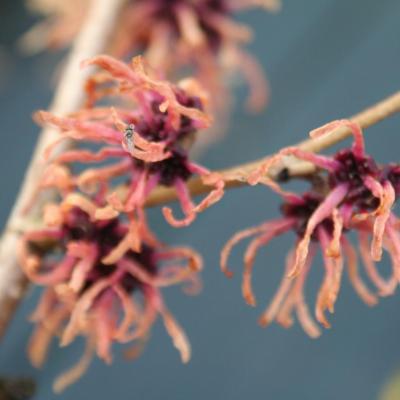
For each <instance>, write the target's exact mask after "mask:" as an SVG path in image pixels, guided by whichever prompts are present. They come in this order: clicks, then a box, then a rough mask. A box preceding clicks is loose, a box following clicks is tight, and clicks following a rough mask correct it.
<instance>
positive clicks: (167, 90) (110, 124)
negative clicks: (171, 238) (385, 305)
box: [19, 56, 224, 391]
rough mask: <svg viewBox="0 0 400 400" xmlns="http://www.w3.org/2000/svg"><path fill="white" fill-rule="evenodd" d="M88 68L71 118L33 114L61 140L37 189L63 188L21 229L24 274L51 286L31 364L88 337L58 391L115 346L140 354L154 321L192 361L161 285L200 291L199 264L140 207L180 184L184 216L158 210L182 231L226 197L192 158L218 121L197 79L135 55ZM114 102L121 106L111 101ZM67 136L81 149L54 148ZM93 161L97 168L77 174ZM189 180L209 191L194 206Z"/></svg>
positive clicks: (38, 318) (37, 318) (39, 313)
mask: <svg viewBox="0 0 400 400" xmlns="http://www.w3.org/2000/svg"><path fill="white" fill-rule="evenodd" d="M85 64H86V65H95V66H97V67H99V68H101V71H100V72H98V73H95V75H94V76H92V77H91V78H89V80H88V82H87V86H86V89H87V99H88V101H87V107H86V108H83V109H81V110H80V111H77V112H75V113H74V114H71V115H68V116H57V115H54V114H52V113H49V112H45V111H39V112H38V113H36V116H35V118H36V119H37V120H38V121H39V122H40V123H43V124H50V125H51V126H53V127H54V128H56V129H57V130H58V131H59V133H60V137H59V139H58V140H56V141H55V142H54V143H52V144H51V145H50V146H49V147H48V148H47V149H46V150H45V154H44V156H45V158H46V159H47V160H48V161H49V165H48V167H47V169H46V171H45V173H44V175H43V178H42V180H41V182H40V187H39V189H41V190H42V189H47V188H52V189H56V190H57V192H58V193H59V194H60V197H61V200H60V201H59V202H58V203H51V204H46V205H45V207H44V209H43V222H44V224H45V225H46V227H45V228H43V229H40V230H34V231H31V232H27V233H25V234H24V236H23V239H22V243H21V248H20V252H19V255H20V263H21V266H22V268H23V271H24V273H25V275H26V276H27V277H28V279H29V280H30V281H31V282H33V283H34V284H38V285H43V286H45V287H46V290H45V292H44V294H43V296H42V299H41V301H40V303H39V305H38V307H37V310H36V311H35V312H34V314H33V317H32V319H33V321H34V322H35V323H36V331H35V333H34V334H33V336H32V339H31V342H30V345H29V355H30V358H31V360H32V363H33V364H34V365H36V366H40V365H41V364H42V363H43V362H44V359H45V356H46V353H47V350H48V346H49V343H50V340H51V338H52V337H53V336H55V335H59V334H60V335H61V345H63V346H66V345H68V344H69V343H71V342H72V341H73V340H74V338H75V337H76V336H78V335H81V336H84V337H86V339H87V350H86V351H85V353H84V356H83V358H82V360H81V361H80V362H79V363H78V364H77V365H76V366H75V367H74V368H73V369H71V370H70V371H68V372H67V373H65V374H64V375H62V376H61V377H60V378H59V379H58V380H57V382H56V383H55V390H56V391H61V390H62V389H64V388H65V387H66V386H67V385H69V384H70V383H72V382H73V381H75V380H76V379H77V378H79V376H80V375H82V373H83V372H84V371H85V369H86V368H87V367H88V365H89V360H90V359H91V357H92V355H93V353H96V354H97V355H98V356H99V357H100V358H102V359H103V360H104V361H106V362H111V345H112V343H113V342H120V343H128V342H135V344H134V348H133V349H132V350H130V351H128V353H129V354H131V355H134V354H135V352H137V350H138V349H140V347H141V343H143V342H144V341H145V339H146V337H147V335H148V332H149V330H150V328H151V326H152V324H153V322H154V321H155V319H156V317H157V315H161V317H162V318H163V321H164V324H165V327H166V329H167V331H168V333H169V334H170V336H171V337H172V339H173V342H174V345H175V346H176V347H177V348H178V350H179V351H180V353H181V357H182V361H183V362H187V361H188V360H189V358H190V346H189V343H188V341H187V339H186V336H185V334H184V333H183V331H182V329H181V328H180V326H179V325H178V323H177V322H176V321H175V319H174V318H173V316H172V315H171V313H170V312H169V311H168V309H167V308H166V306H165V304H164V302H163V299H162V295H161V292H160V289H161V287H164V286H169V285H173V284H180V283H184V284H185V283H186V284H188V285H186V286H185V290H186V291H189V292H191V293H195V292H197V291H198V289H199V278H198V273H199V271H200V270H201V266H202V261H201V258H200V256H199V255H198V254H197V253H195V252H194V251H193V250H191V249H189V248H186V247H172V248H169V247H166V246H165V245H163V244H162V243H161V242H160V241H159V240H158V239H157V238H156V236H155V235H154V233H153V232H152V231H151V229H150V227H149V226H148V223H147V219H146V214H145V205H146V201H147V199H148V198H149V195H150V194H151V193H152V191H153V189H155V188H156V187H157V186H165V187H171V188H174V189H175V190H176V193H177V197H178V199H179V201H180V204H181V208H182V211H183V213H184V216H183V218H181V219H178V218H176V217H175V216H174V215H173V213H172V210H171V209H170V208H169V207H164V208H163V213H164V215H165V218H166V219H167V221H168V222H170V223H171V225H173V226H175V227H181V226H187V225H188V224H190V223H191V222H192V221H193V220H194V218H195V217H196V214H197V213H199V212H201V211H203V210H204V209H206V208H207V207H209V206H210V205H211V204H213V203H215V202H216V201H218V200H219V199H220V198H221V197H222V195H223V190H224V181H223V179H222V178H221V177H220V176H219V175H218V174H213V173H211V172H210V171H209V170H208V169H206V168H205V167H203V166H200V165H198V164H196V163H194V162H193V161H192V160H191V159H190V156H189V150H190V147H191V144H192V143H193V142H194V141H195V140H196V138H197V136H198V134H199V132H200V130H202V129H205V128H207V127H209V125H210V124H211V118H210V117H209V116H208V114H207V113H206V108H207V96H206V95H205V92H204V91H203V90H202V89H201V88H200V86H199V85H198V84H197V82H196V81H195V80H192V79H186V80H183V81H181V82H180V83H179V84H178V85H173V84H171V83H169V82H167V81H165V80H161V79H160V78H159V77H158V76H157V75H156V74H155V73H153V72H152V71H151V70H150V69H148V70H146V69H145V66H144V63H143V61H142V59H141V58H140V57H136V58H134V59H133V60H132V63H131V64H130V65H127V64H125V63H123V62H120V61H117V60H116V59H114V58H111V57H109V56H98V57H95V58H94V59H91V60H88V61H86V62H85ZM110 101H112V102H113V104H115V105H116V106H115V107H111V106H105V105H104V103H106V102H110ZM100 102H102V105H101V106H100V105H99V103H100ZM121 103H122V104H123V105H124V106H123V107H122V106H121V105H120V104H121ZM66 139H68V140H71V141H72V142H74V143H75V144H78V145H80V146H79V147H78V148H75V147H74V148H73V149H72V150H70V149H67V150H64V151H62V152H57V153H56V152H55V150H56V149H57V147H58V145H59V144H60V143H61V142H63V141H64V140H66ZM85 146H86V148H85ZM96 146H97V148H94V147H96ZM88 163H89V164H95V165H94V166H92V167H90V168H82V166H83V165H85V164H88ZM79 164H80V165H79ZM77 167H79V168H77ZM192 175H198V176H200V177H201V178H202V179H203V181H204V183H205V184H208V185H211V187H212V189H211V191H210V193H209V194H208V195H207V196H206V197H205V198H204V199H203V200H202V201H200V203H199V204H197V205H196V204H194V203H193V201H192V199H191V197H190V193H189V190H188V188H187V180H188V179H189V178H190V177H191V176H192ZM118 178H122V182H121V179H119V182H118Z"/></svg>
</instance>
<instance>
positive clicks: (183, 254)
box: [19, 193, 202, 392]
mask: <svg viewBox="0 0 400 400" xmlns="http://www.w3.org/2000/svg"><path fill="white" fill-rule="evenodd" d="M102 201H103V199H102V198H101V196H97V198H96V200H95V201H93V202H92V201H90V200H89V199H87V198H85V197H83V196H82V195H79V194H76V193H73V194H69V195H67V196H66V197H65V198H64V200H63V201H62V202H61V203H60V204H48V205H47V206H46V208H45V212H44V221H45V223H46V227H45V228H43V229H40V230H35V231H31V232H28V233H26V234H25V235H24V236H23V239H22V242H21V248H20V252H19V255H20V263H21V266H22V268H23V270H24V272H25V274H26V276H27V277H28V278H29V280H30V281H31V282H33V283H35V284H37V285H42V286H44V287H45V288H46V289H45V291H44V293H43V295H42V297H41V300H40V302H39V305H38V306H37V308H36V310H35V312H34V313H33V315H32V321H33V322H34V323H35V324H36V330H35V332H34V334H33V335H32V338H31V340H30V343H29V349H28V352H29V357H30V359H31V361H32V363H33V364H34V365H35V366H41V365H42V364H43V362H44V361H45V358H46V354H47V351H48V348H49V344H50V341H51V339H52V337H53V336H56V335H60V343H61V345H62V346H66V345H68V344H69V343H71V342H72V341H73V340H74V339H75V338H76V337H77V336H78V335H81V336H84V337H85V338H86V342H87V346H86V351H85V353H84V356H83V358H82V359H81V360H80V361H79V363H78V364H77V365H76V366H75V367H74V368H72V369H71V370H69V371H67V372H66V373H64V374H63V375H61V376H60V377H59V378H58V379H57V381H56V382H55V386H54V388H55V390H56V391H57V392H59V391H61V390H63V389H64V388H65V387H66V386H68V385H70V384H71V383H73V382H74V381H75V380H76V379H78V378H79V377H80V376H81V375H82V374H83V373H84V372H85V370H86V368H87V367H88V366H89V363H90V359H91V358H92V356H93V354H94V353H96V354H97V356H98V357H100V358H101V359H103V360H104V361H105V362H107V363H110V362H111V359H112V356H111V346H112V343H113V342H119V343H133V346H132V347H131V348H130V349H128V351H127V356H130V357H134V356H135V355H137V354H138V351H140V349H141V347H142V346H143V344H144V343H145V341H146V338H147V336H148V334H149V331H150V329H151V326H152V325H153V323H154V321H155V320H156V318H157V316H158V315H160V316H161V317H162V319H163V321H164V325H165V327H166V330H167V332H168V333H169V335H170V336H171V338H172V340H173V343H174V345H175V347H176V348H177V349H178V350H179V352H180V354H181V358H182V361H183V362H187V361H188V360H189V358H190V345H189V342H188V340H187V338H186V335H185V333H184V332H183V330H182V328H181V327H180V326H179V324H178V323H177V322H176V320H175V319H174V317H173V316H172V314H171V313H170V312H169V310H168V309H167V307H166V305H165V304H164V301H163V297H162V294H161V288H162V287H165V286H170V285H174V284H180V283H183V284H186V286H185V288H184V289H185V291H186V292H188V293H193V294H195V293H196V292H197V291H198V289H199V284H200V281H199V277H198V272H199V271H200V270H201V267H202V261H201V258H200V256H199V255H198V254H197V253H196V252H194V251H193V250H191V249H190V248H186V247H173V248H169V247H166V246H165V245H163V244H161V243H159V242H157V241H156V240H154V239H151V238H149V239H147V240H146V241H144V239H143V238H142V243H138V242H137V240H136V239H135V236H134V235H132V230H131V228H130V226H129V225H128V224H126V223H125V222H124V221H123V220H122V219H121V218H108V219H101V220H98V219H96V217H95V215H96V209H97V207H98V206H99V205H101V203H102Z"/></svg>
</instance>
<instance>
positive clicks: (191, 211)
mask: <svg viewBox="0 0 400 400" xmlns="http://www.w3.org/2000/svg"><path fill="white" fill-rule="evenodd" d="M85 64H86V65H89V64H90V65H97V66H99V67H101V68H102V69H103V70H104V71H105V75H103V78H104V79H102V81H101V84H100V85H98V84H99V81H96V83H94V82H93V81H91V82H89V85H88V93H89V95H88V97H89V100H90V101H91V102H93V101H98V100H100V99H102V98H103V97H105V96H108V95H110V94H111V95H114V96H119V97H120V98H123V99H129V101H131V102H134V103H135V104H134V106H132V109H121V108H118V107H115V108H113V107H110V108H107V107H106V108H105V107H93V108H89V109H85V110H82V111H80V112H78V113H75V114H72V115H70V116H67V117H60V116H56V115H53V114H51V113H48V112H44V111H40V112H38V113H37V114H36V118H37V120H39V121H40V122H41V123H48V124H51V125H53V126H56V127H57V128H59V130H60V133H61V138H60V141H62V140H65V139H66V138H68V139H73V140H75V141H77V142H79V143H90V142H92V143H96V144H100V145H104V147H101V148H100V149H99V151H97V152H93V151H89V150H84V149H79V150H71V151H66V152H64V153H62V154H61V155H59V156H58V157H56V158H55V159H54V160H53V165H54V166H56V168H59V165H65V164H68V165H69V164H71V163H76V162H79V163H99V162H105V161H110V160H114V159H116V160H117V161H116V162H114V163H113V164H108V165H106V166H104V165H102V166H100V167H97V168H89V169H86V170H84V172H82V173H81V174H80V175H79V176H77V177H75V178H74V183H75V184H76V185H77V186H78V187H80V188H81V189H82V190H84V191H95V190H96V188H97V187H98V186H99V184H101V183H102V184H104V183H106V184H108V183H110V182H111V181H112V180H113V179H114V178H117V177H127V178H128V180H129V183H128V189H127V191H126V195H125V196H124V199H121V198H120V196H119V195H118V194H117V192H113V193H112V194H111V195H110V196H109V197H108V202H109V206H108V207H112V209H113V210H114V211H117V212H126V213H130V214H132V213H139V214H140V213H142V211H143V207H144V205H145V202H146V199H147V197H148V196H149V194H150V193H151V192H152V190H153V189H154V188H155V187H156V186H157V185H162V186H166V187H173V188H175V189H176V192H177V195H178V199H179V201H180V204H181V208H182V211H183V213H184V218H182V219H177V218H175V217H174V215H173V213H172V211H171V209H170V208H169V207H164V208H163V213H164V215H165V218H166V219H167V221H168V222H169V223H171V224H172V225H173V226H177V227H180V226H187V225H189V224H190V223H191V222H192V221H193V220H194V219H195V217H196V214H197V213H199V212H201V211H203V210H205V209H206V208H207V207H209V206H210V205H212V204H213V203H215V202H216V201H218V200H219V199H220V198H221V197H222V195H223V189H224V181H223V180H222V178H220V177H219V176H218V175H216V174H212V173H211V172H210V171H209V170H208V169H206V168H205V167H203V166H200V165H198V164H196V163H194V162H193V161H191V159H190V156H189V150H190V146H191V143H192V142H193V140H195V139H196V137H197V135H198V134H199V130H201V129H204V128H207V127H208V126H209V125H210V123H211V119H210V117H209V116H208V115H207V114H206V113H205V112H204V111H203V110H204V108H205V106H206V97H205V94H204V92H203V91H202V90H201V89H200V87H199V85H198V84H197V83H196V82H195V81H194V80H184V81H182V82H181V83H180V84H179V85H178V86H174V85H172V84H170V83H169V82H167V81H163V80H159V79H156V78H153V77H152V76H150V75H148V74H147V73H146V71H145V69H144V65H143V62H142V59H141V58H140V57H137V58H134V59H133V61H132V64H131V65H126V64H124V63H122V62H120V61H117V60H115V59H113V58H111V57H108V56H99V57H96V58H94V59H92V60H89V61H87V62H86V63H85ZM104 83H106V84H107V85H106V88H104V86H103V84H104ZM94 99H95V100H94ZM116 102H117V100H116ZM58 143H59V141H58V142H56V143H55V144H54V145H52V146H51V148H50V149H48V152H47V153H48V155H49V154H51V151H52V149H53V147H54V146H57V144H58ZM192 175H199V176H201V177H202V179H203V181H204V183H206V184H209V185H213V186H214V187H215V189H214V190H212V191H211V192H210V193H209V195H207V196H206V197H205V198H204V199H203V200H202V201H201V202H200V203H199V204H197V205H195V204H194V203H193V201H192V200H191V197H190V193H189V191H188V189H187V186H186V182H187V180H188V179H189V178H190V177H191V176H192Z"/></svg>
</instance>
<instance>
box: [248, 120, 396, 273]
mask: <svg viewBox="0 0 400 400" xmlns="http://www.w3.org/2000/svg"><path fill="white" fill-rule="evenodd" d="M340 126H346V127H348V128H349V129H351V131H352V134H353V137H354V142H353V145H352V147H351V148H349V149H344V150H341V151H339V152H338V153H336V154H335V155H334V156H333V157H328V156H323V155H316V154H313V153H310V152H306V151H303V150H301V149H300V148H298V147H289V148H285V149H283V150H281V151H280V152H279V154H278V155H276V156H274V157H272V158H270V159H268V160H266V162H265V163H263V165H262V166H261V167H260V168H258V169H257V170H256V171H255V172H254V173H253V174H252V175H251V176H250V177H249V183H251V184H256V183H257V182H260V181H263V182H264V183H266V184H270V185H272V187H273V188H275V189H276V188H277V185H276V184H275V183H273V182H272V181H271V180H270V179H269V178H267V177H266V172H267V171H268V170H269V169H270V167H271V166H272V165H273V164H275V163H276V162H277V161H279V160H280V159H282V157H284V156H286V155H294V156H295V157H296V158H299V159H301V160H305V161H309V162H311V163H313V164H314V165H315V166H316V167H317V168H319V169H321V170H323V171H326V172H327V181H328V185H329V194H328V195H327V196H326V199H325V201H324V202H323V204H322V205H321V207H319V209H318V213H317V214H316V215H315V216H314V218H312V219H311V220H310V222H309V223H308V224H307V229H306V232H305V237H304V240H303V241H302V242H301V243H300V244H299V246H298V249H297V251H296V262H295V267H294V268H293V271H292V272H291V274H292V275H294V274H296V273H297V272H298V271H299V269H301V267H302V266H303V265H304V261H305V258H306V256H307V248H308V244H309V242H310V239H311V236H312V234H313V231H314V229H315V227H316V226H317V225H318V223H319V222H320V221H321V220H323V219H324V218H325V217H326V216H329V215H331V214H332V212H334V211H335V210H336V211H338V212H339V214H340V216H341V218H342V219H343V223H344V226H345V227H346V228H352V229H358V230H361V231H363V230H367V231H369V233H370V234H371V237H372V242H371V250H370V254H371V257H372V259H373V260H374V261H379V260H380V259H381V257H382V247H383V242H384V240H385V241H388V242H389V243H391V246H390V247H392V246H394V247H395V243H396V242H397V236H396V235H395V233H394V231H395V229H394V225H393V221H394V220H395V216H394V215H393V213H392V211H391V209H392V206H393V205H394V202H395V200H396V192H395V188H394V187H393V184H392V183H391V181H390V179H389V178H388V177H389V176H390V172H391V171H392V172H393V174H395V171H396V170H395V169H392V170H390V171H387V169H386V171H385V168H384V167H381V166H379V165H377V163H376V162H375V161H374V160H373V158H372V157H371V156H369V155H368V154H367V153H366V152H365V145H364V138H363V134H362V131H361V129H360V127H359V126H358V125H357V124H356V123H353V122H351V121H348V120H339V121H333V122H331V123H328V124H327V125H325V126H323V127H321V128H318V129H316V130H314V131H312V132H311V134H310V135H311V136H312V137H320V136H322V135H328V134H329V133H330V132H331V131H332V130H333V129H335V128H337V127H340ZM393 174H392V175H393ZM392 179H395V178H394V176H392ZM396 253H397V251H396Z"/></svg>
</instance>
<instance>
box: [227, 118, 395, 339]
mask: <svg viewBox="0 0 400 400" xmlns="http://www.w3.org/2000/svg"><path fill="white" fill-rule="evenodd" d="M338 126H346V127H349V128H350V129H351V130H352V132H353V136H354V143H353V146H352V147H351V148H349V149H344V150H341V151H339V152H338V153H336V154H335V155H334V156H333V157H328V156H321V155H315V154H313V153H309V152H305V151H303V150H301V149H300V148H297V147H290V148H285V149H283V150H281V151H280V152H279V153H278V155H276V156H273V157H270V158H269V159H267V160H266V161H265V162H264V163H263V164H262V165H261V167H259V168H258V169H257V170H256V171H254V172H253V173H252V174H251V175H250V177H249V182H250V183H251V184H256V183H258V182H262V183H264V184H266V185H268V186H270V187H271V188H272V189H274V190H275V191H276V192H278V193H279V194H280V195H281V196H282V197H283V199H284V203H283V205H282V208H281V212H282V214H283V217H282V218H281V219H278V220H274V221H270V222H266V223H264V224H261V225H259V226H256V227H253V228H249V229H247V230H245V231H242V232H239V233H237V234H236V235H234V236H233V237H232V239H231V240H230V241H229V242H228V243H227V244H226V246H225V247H224V249H223V251H222V255H221V266H222V269H223V271H224V272H225V273H226V274H227V275H228V276H231V274H232V273H231V272H230V271H229V269H228V256H229V254H230V252H231V250H232V248H233V247H234V246H235V245H236V244H237V243H238V242H240V241H241V240H244V239H246V238H249V237H254V238H253V239H252V241H251V242H250V244H249V246H248V247H247V250H246V252H245V255H244V264H245V266H244V272H243V284H242V292H243V296H244V298H245V300H246V302H247V303H248V304H250V305H253V306H254V305H255V304H256V301H255V296H254V294H253V291H252V286H251V276H252V268H253V263H254V259H255V256H256V254H257V252H258V250H259V248H260V247H262V246H265V245H266V244H268V243H269V242H270V241H271V240H272V239H273V238H274V237H276V236H279V235H281V234H283V233H286V232H289V231H294V232H295V233H296V236H297V238H298V239H297V241H296V245H295V247H294V249H292V250H291V252H290V253H289V256H288V259H287V262H286V268H285V272H284V276H283V278H282V282H281V285H280V287H279V289H278V291H277V293H276V295H275V297H274V299H273V301H272V303H271V304H270V306H269V307H268V308H267V309H266V310H265V312H264V313H263V315H262V316H261V318H260V324H261V325H263V326H265V325H267V324H269V323H270V322H272V321H274V320H276V321H277V322H279V323H280V324H282V325H283V326H285V327H288V326H291V325H292V323H293V319H292V313H293V312H294V311H295V312H296V315H297V318H298V320H299V322H300V323H301V325H302V327H303V329H304V330H305V332H306V333H307V334H308V335H310V336H311V337H317V336H319V335H320V329H319V327H318V325H317V324H316V323H315V321H314V320H313V319H312V317H311V314H310V311H309V309H308V307H307V305H306V302H305V296H304V285H305V283H306V279H307V275H308V273H309V270H310V266H311V262H312V259H313V257H314V255H315V252H316V249H317V248H318V247H319V248H320V250H321V254H322V257H323V260H324V266H325V268H324V270H325V275H324V279H323V282H322V285H321V288H320V290H319V292H318V295H317V300H316V305H315V318H316V320H317V321H318V322H320V323H321V324H322V325H323V326H324V327H329V326H330V323H329V321H328V320H327V318H326V316H325V312H326V311H327V310H328V311H330V312H333V311H334V305H335V302H336V299H337V296H338V294H339V290H340V284H341V279H342V274H343V268H344V262H345V261H346V264H347V270H348V275H349V279H350V281H351V283H352V285H353V287H354V289H355V291H356V292H357V293H358V295H359V296H360V297H361V298H362V299H363V300H364V301H365V303H367V304H368V305H374V304H376V302H377V296H376V295H375V294H374V293H372V292H371V291H370V290H369V289H368V287H367V286H366V285H365V284H364V282H363V281H362V279H361V278H360V275H359V273H358V266H357V264H358V261H357V258H358V257H357V252H356V250H355V248H354V247H353V246H352V244H351V243H350V240H349V239H348V232H349V231H355V232H356V233H357V234H358V238H359V252H360V255H361V258H362V261H363V264H364V267H365V272H366V274H367V275H368V277H369V278H370V280H371V281H372V283H373V284H374V285H375V286H376V288H377V289H378V294H379V295H381V296H387V295H390V294H392V293H393V292H394V290H395V288H396V286H397V284H398V282H399V277H400V274H399V272H400V269H399V267H400V263H399V260H400V258H399V255H400V252H399V251H400V247H399V244H400V241H399V235H398V232H397V227H398V220H397V218H396V217H395V216H394V214H393V213H392V211H391V208H392V206H393V204H394V201H395V200H396V193H399V192H398V183H399V179H398V178H399V175H398V174H399V172H400V171H399V168H398V166H397V165H389V166H383V167H381V166H378V165H377V164H376V163H375V162H374V160H373V159H372V157H371V156H369V155H367V154H366V153H365V148H364V140H363V136H362V132H361V130H360V128H359V126H358V125H356V124H354V123H352V122H350V121H347V120H341V121H334V122H332V123H329V124H327V125H325V126H324V127H322V128H319V129H317V130H315V131H313V132H312V136H320V135H325V134H329V132H330V131H331V130H332V129H335V128H336V127H338ZM287 155H294V156H295V157H297V158H299V159H302V160H305V161H309V162H312V163H313V164H314V165H316V166H317V167H318V168H319V169H321V170H322V171H326V172H327V174H326V176H325V180H324V179H323V178H322V183H323V185H322V187H318V188H314V189H313V190H311V191H309V192H307V193H305V194H303V195H301V196H299V195H297V194H295V193H291V192H286V191H284V190H282V189H281V188H280V186H279V185H278V184H277V183H275V182H273V181H272V180H271V179H270V178H268V176H267V172H268V171H269V170H270V168H271V167H272V166H273V165H274V164H275V163H277V162H278V161H280V160H281V159H282V158H283V157H284V156H287ZM371 238H372V239H371ZM382 247H384V248H385V249H386V250H387V251H388V253H389V255H390V257H391V260H392V269H393V273H392V276H391V277H389V278H388V279H385V278H383V277H382V276H381V274H380V272H379V269H378V268H377V266H376V264H375V261H379V260H380V258H381V255H382Z"/></svg>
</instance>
